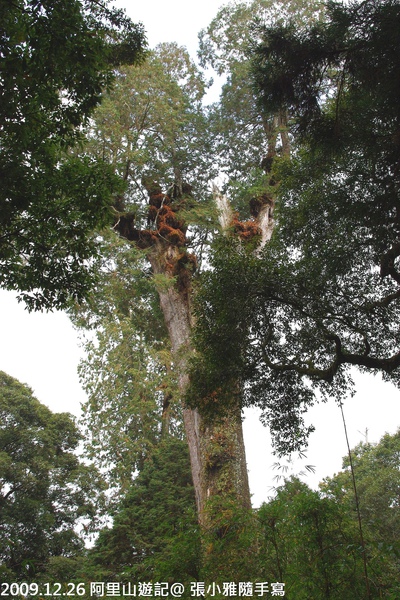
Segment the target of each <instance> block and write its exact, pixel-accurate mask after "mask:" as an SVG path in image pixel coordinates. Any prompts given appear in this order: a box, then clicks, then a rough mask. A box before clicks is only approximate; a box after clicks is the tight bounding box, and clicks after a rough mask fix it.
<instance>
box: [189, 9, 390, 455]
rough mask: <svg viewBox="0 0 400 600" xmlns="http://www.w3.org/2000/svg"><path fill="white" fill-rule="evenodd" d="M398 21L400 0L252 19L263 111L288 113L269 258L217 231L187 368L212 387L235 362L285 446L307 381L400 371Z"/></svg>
mask: <svg viewBox="0 0 400 600" xmlns="http://www.w3.org/2000/svg"><path fill="white" fill-rule="evenodd" d="M399 24H400V10H399V6H398V3H395V2H390V1H382V2H368V1H367V2H363V3H361V4H358V3H354V4H349V5H348V4H346V5H342V4H338V3H329V4H328V5H327V13H326V16H325V18H324V20H323V21H317V22H315V24H313V25H311V26H306V27H298V26H297V24H295V23H294V22H292V23H290V22H289V24H287V23H286V24H282V25H280V24H279V23H278V24H276V25H275V26H274V27H266V26H260V25H258V27H256V28H255V32H256V33H257V36H258V38H257V39H260V37H261V39H262V41H261V42H260V43H259V44H258V45H257V46H256V47H255V49H254V56H255V58H254V67H253V72H254V77H255V84H256V87H257V89H258V93H259V102H260V106H261V108H260V110H262V111H264V113H265V114H267V113H268V111H270V112H274V111H275V112H276V111H284V112H286V113H288V115H289V117H290V118H289V121H288V126H289V134H290V137H291V141H292V148H293V152H292V156H291V157H290V158H289V157H288V156H279V155H278V154H277V155H275V157H273V164H272V171H271V176H272V179H273V180H274V181H275V182H276V184H277V185H275V191H276V193H277V197H276V204H275V211H274V217H275V227H274V233H273V235H272V239H271V241H270V243H269V244H268V245H267V246H266V247H265V249H264V253H263V260H259V258H260V256H259V257H255V256H254V254H253V253H252V252H246V251H245V249H244V248H243V247H242V248H241V249H240V250H239V252H238V251H237V247H236V246H235V244H234V243H232V241H230V240H227V241H226V242H224V241H223V242H219V247H218V248H217V249H216V252H215V258H214V259H213V260H214V272H213V273H210V274H209V278H208V281H206V282H205V286H206V287H204V288H203V291H202V300H203V301H202V302H201V304H200V308H199V331H198V340H199V349H200V350H201V356H202V360H203V361H204V364H203V367H204V369H202V370H201V371H200V370H199V369H197V370H196V367H195V369H194V376H195V377H197V379H198V381H199V384H200V385H201V386H202V387H203V392H204V393H206V392H207V389H205V387H206V384H207V380H208V382H209V384H207V385H208V390H209V391H211V390H212V389H213V387H214V386H215V385H216V383H217V382H218V381H220V382H221V381H222V382H223V377H222V378H221V373H226V372H227V371H229V370H230V371H231V372H232V371H233V370H236V373H237V376H240V377H241V378H242V380H243V382H244V390H245V401H247V402H248V403H251V404H258V405H259V406H261V407H262V409H263V410H264V415H265V418H266V420H267V421H268V422H269V423H270V424H272V427H273V429H274V430H276V432H277V433H278V436H277V438H276V440H277V443H278V447H279V448H280V449H281V450H283V451H286V450H288V449H289V448H290V447H293V444H292V443H290V444H287V443H286V442H285V439H286V440H287V439H288V438H287V434H288V433H290V431H292V432H294V434H295V435H294V440H293V436H292V441H294V442H296V439H297V442H299V441H302V440H303V439H304V436H303V435H302V433H301V432H302V431H303V432H304V429H302V418H301V413H302V411H303V410H304V409H305V407H306V406H307V405H309V404H310V403H312V402H313V401H315V393H314V392H315V387H319V389H320V390H322V391H323V392H324V393H326V394H328V395H334V394H336V396H337V397H339V398H341V395H342V393H343V391H344V390H346V389H348V385H349V384H350V379H349V365H356V366H358V367H359V368H360V369H372V370H381V371H383V374H384V376H385V377H387V378H390V379H392V380H394V381H397V378H398V373H399V369H398V367H399V365H400V338H399V329H398V320H399V316H400V315H399V298H400V290H399V283H400V275H399V271H398V259H399V256H400V244H399V239H400V238H399V235H400V228H399V208H400V193H399V191H400V190H399V183H400V181H399V177H400V173H399V164H400V145H399V136H398V132H399V131H400V112H399V104H398V97H399V71H400V61H399V55H400V54H399V43H400V38H399V35H398V31H399ZM229 263H230V266H229ZM227 297H229V298H232V299H233V301H232V302H230V303H229V304H227V303H226V302H224V299H225V298H227ZM221 348H224V351H223V352H222V351H221ZM227 348H230V350H229V351H227V350H226V349H227ZM222 358H223V363H222ZM227 361H228V362H227ZM213 373H214V375H213ZM204 374H205V376H204Z"/></svg>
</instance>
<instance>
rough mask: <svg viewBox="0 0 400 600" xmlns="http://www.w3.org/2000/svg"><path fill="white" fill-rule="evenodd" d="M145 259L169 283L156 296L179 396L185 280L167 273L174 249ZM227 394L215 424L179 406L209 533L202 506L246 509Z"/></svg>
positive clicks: (238, 432)
mask: <svg viewBox="0 0 400 600" xmlns="http://www.w3.org/2000/svg"><path fill="white" fill-rule="evenodd" d="M149 259H150V262H151V265H152V268H153V272H154V274H156V275H163V276H165V277H166V278H170V284H169V282H168V279H166V280H165V281H163V283H162V286H160V289H159V291H158V293H159V297H160V305H161V309H162V312H163V315H164V319H165V323H166V326H167V329H168V332H169V336H170V340H171V346H172V353H173V356H174V368H175V369H176V370H177V373H178V381H179V388H180V393H181V395H182V397H183V396H184V394H185V391H186V389H187V385H188V383H189V380H188V374H187V366H188V365H187V359H188V356H189V354H190V350H191V348H190V334H191V328H192V322H191V308H190V278H188V277H185V278H182V279H183V280H184V284H182V282H181V283H180V280H179V275H178V280H177V279H176V276H175V278H174V277H172V275H171V273H172V270H171V266H172V265H176V264H177V261H178V260H179V250H178V248H177V247H176V246H166V245H165V244H164V243H159V244H156V245H154V246H153V247H152V248H151V251H150V253H149ZM174 272H175V273H176V269H175V270H174ZM232 393H234V394H235V393H236V394H237V403H235V402H234V403H233V406H234V408H230V409H229V410H228V412H227V414H225V415H224V416H223V417H221V418H218V419H216V420H210V419H207V420H206V419H204V418H203V417H202V416H201V415H200V413H199V411H198V410H197V409H190V408H187V407H183V419H184V426H185V431H186V437H187V441H188V445H189V452H190V460H191V468H192V475H193V484H194V488H195V494H196V503H197V509H198V515H199V521H200V524H201V525H202V526H203V527H207V528H208V529H209V528H212V527H213V523H212V522H211V521H212V520H213V519H212V518H211V519H210V517H209V516H208V512H207V505H209V504H212V503H213V502H215V501H216V499H218V501H219V500H220V499H221V498H222V497H224V498H227V497H229V498H231V499H233V500H234V501H235V502H236V503H237V504H238V506H240V507H242V508H244V509H250V508H251V502H250V491H249V483H248V475H247V467H246V456H245V447H244V441H243V432H242V421H241V414H240V412H241V411H240V404H239V400H240V397H239V394H238V393H237V392H235V390H233V392H232Z"/></svg>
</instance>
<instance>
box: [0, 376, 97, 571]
mask: <svg viewBox="0 0 400 600" xmlns="http://www.w3.org/2000/svg"><path fill="white" fill-rule="evenodd" d="M80 440H81V434H80V432H79V430H78V429H77V427H76V425H75V423H74V421H73V419H72V417H71V415H69V414H67V413H59V414H53V413H51V411H50V410H49V409H48V408H47V407H46V406H44V405H43V404H41V403H40V402H39V401H38V400H36V399H35V398H34V397H33V395H32V391H31V390H30V389H29V388H28V387H27V386H26V385H23V384H21V383H19V382H18V381H17V380H15V379H13V378H12V377H10V376H9V375H6V374H5V373H0V486H1V487H0V531H1V538H0V540H1V541H0V570H1V571H2V580H3V579H6V578H8V580H9V581H10V580H11V581H13V580H16V579H17V580H19V579H21V578H22V579H24V580H26V579H27V578H28V579H29V578H33V580H35V577H37V576H38V575H39V574H40V573H41V572H43V571H45V570H46V568H47V565H48V562H49V560H50V558H51V557H64V558H65V559H68V558H71V559H72V558H73V557H75V556H77V555H79V554H80V553H81V552H82V550H83V538H82V537H81V536H80V535H79V534H78V533H77V528H78V527H79V525H80V527H81V528H82V527H83V526H84V527H86V528H87V529H88V531H89V530H91V531H94V530H95V528H96V525H98V522H97V515H98V509H99V508H100V506H101V503H102V494H101V491H102V488H103V484H102V482H101V478H100V477H99V475H98V472H97V471H96V470H95V469H94V468H92V467H90V466H85V465H83V464H82V463H81V462H80V460H79V459H78V457H77V456H76V455H75V454H74V451H75V450H76V448H77V446H78V444H79V442H80ZM103 500H104V499H103ZM10 578H11V579H10ZM13 578H14V579H13Z"/></svg>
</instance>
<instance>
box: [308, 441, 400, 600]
mask: <svg viewBox="0 0 400 600" xmlns="http://www.w3.org/2000/svg"><path fill="white" fill-rule="evenodd" d="M352 462H353V467H354V473H355V479H356V484H357V494H358V497H359V507H360V514H361V519H362V524H363V535H364V538H365V543H366V548H367V558H368V569H369V573H370V579H371V582H372V585H373V587H374V589H375V590H382V592H383V593H384V594H385V596H384V597H388V598H395V597H396V596H397V595H398V593H399V583H398V572H399V568H400V544H399V536H398V531H399V526H400V501H399V498H400V496H399V493H400V474H399V464H400V432H399V431H397V432H396V433H395V434H393V435H389V434H385V435H384V436H383V437H382V439H381V440H380V441H379V443H378V444H371V443H368V442H365V443H360V444H359V445H358V446H356V448H354V449H353V450H352ZM320 487H321V491H322V492H323V494H324V495H325V496H326V497H328V498H331V499H334V500H335V501H336V502H337V503H340V504H341V505H342V506H343V507H344V508H345V510H346V511H347V513H348V514H349V515H350V516H351V519H352V520H353V522H354V523H355V522H356V511H355V497H354V490H353V486H352V482H351V474H350V468H349V459H348V458H347V457H345V458H344V460H343V471H341V472H339V473H338V474H336V475H335V476H334V477H330V478H326V479H324V481H323V483H322V484H320Z"/></svg>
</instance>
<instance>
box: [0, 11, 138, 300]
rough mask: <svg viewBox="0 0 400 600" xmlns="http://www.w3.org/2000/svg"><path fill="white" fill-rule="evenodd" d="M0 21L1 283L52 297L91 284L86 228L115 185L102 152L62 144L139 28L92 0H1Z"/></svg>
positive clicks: (32, 296) (76, 130)
mask: <svg viewBox="0 0 400 600" xmlns="http://www.w3.org/2000/svg"><path fill="white" fill-rule="evenodd" d="M0 22H1V28H0V58H1V79H0V106H1V109H0V144H1V154H0V178H1V188H0V223H1V229H2V231H1V237H0V285H2V286H3V287H5V288H7V289H15V290H19V292H20V298H22V299H24V300H25V302H26V303H27V305H28V307H30V308H41V307H42V308H49V307H51V306H56V307H61V306H65V305H66V302H67V298H68V297H69V296H73V297H81V296H82V294H83V293H84V292H85V291H87V290H88V289H89V288H90V286H91V277H90V259H91V257H92V256H93V254H94V253H95V244H94V241H93V239H92V237H91V233H92V232H93V231H94V229H95V228H96V227H99V226H101V225H104V224H105V223H106V222H107V220H108V209H109V206H110V204H111V203H112V195H113V194H114V193H115V192H116V191H117V190H120V184H119V182H118V180H117V179H116V178H115V176H114V175H113V173H112V171H111V170H110V168H109V167H107V166H106V165H105V164H104V163H103V162H102V161H94V160H93V159H90V158H89V157H88V156H81V157H79V158H78V157H76V156H75V157H71V156H69V157H68V156H67V151H68V149H70V148H71V147H72V146H74V145H76V143H77V142H78V141H79V140H80V139H81V126H82V125H83V124H84V123H85V122H86V121H87V118H88V117H89V116H90V114H91V113H92V111H93V109H94V108H95V107H96V106H97V105H98V104H99V102H100V100H101V96H102V93H103V90H104V89H105V88H108V87H110V85H111V83H112V80H113V78H114V74H115V67H116V66H117V65H119V64H121V63H122V62H123V63H131V62H135V61H138V60H140V59H141V58H142V57H143V48H144V46H145V39H144V34H143V29H142V27H141V25H135V24H134V23H132V21H131V20H130V19H128V18H127V17H126V16H125V15H124V13H123V12H122V11H119V10H116V9H111V8H109V7H108V3H107V2H105V3H98V2H94V1H91V0H85V1H84V2H80V1H79V0H57V1H56V2H48V1H47V0H43V1H41V2H36V1H35V2H33V1H31V0H16V1H15V2H14V1H13V2H11V1H8V0H3V1H2V2H1V4H0ZM44 225H45V226H44Z"/></svg>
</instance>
